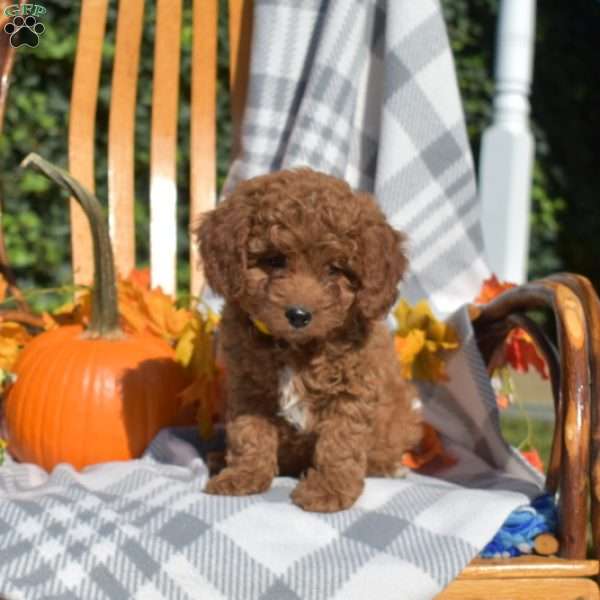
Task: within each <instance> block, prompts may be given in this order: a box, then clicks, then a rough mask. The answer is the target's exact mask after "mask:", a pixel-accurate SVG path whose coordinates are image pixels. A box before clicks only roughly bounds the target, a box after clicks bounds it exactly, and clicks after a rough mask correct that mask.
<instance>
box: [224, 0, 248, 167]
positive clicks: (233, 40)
mask: <svg viewBox="0 0 600 600" xmlns="http://www.w3.org/2000/svg"><path fill="white" fill-rule="evenodd" d="M251 42H252V0H229V88H230V90H231V120H232V126H233V143H232V149H231V153H232V159H233V158H235V157H236V156H237V155H238V153H239V151H240V139H241V132H242V117H243V116H244V106H245V104H246V93H247V90H248V80H249V77H250V45H251Z"/></svg>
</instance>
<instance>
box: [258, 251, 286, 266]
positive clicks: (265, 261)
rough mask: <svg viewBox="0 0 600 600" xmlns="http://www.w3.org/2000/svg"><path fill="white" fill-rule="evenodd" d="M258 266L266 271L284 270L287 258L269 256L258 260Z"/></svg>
mask: <svg viewBox="0 0 600 600" xmlns="http://www.w3.org/2000/svg"><path fill="white" fill-rule="evenodd" d="M258 264H259V266H261V267H263V268H267V269H285V267H286V266H287V258H286V257H285V256H284V255H283V254H269V255H267V256H262V257H261V258H259V259H258Z"/></svg>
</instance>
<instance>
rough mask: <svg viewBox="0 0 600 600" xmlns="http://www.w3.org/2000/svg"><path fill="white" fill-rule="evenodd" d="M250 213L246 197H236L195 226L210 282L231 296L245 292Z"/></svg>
mask: <svg viewBox="0 0 600 600" xmlns="http://www.w3.org/2000/svg"><path fill="white" fill-rule="evenodd" d="M250 215H251V209H250V206H248V205H247V203H246V202H244V198H235V197H232V198H228V199H226V200H224V201H223V202H222V203H221V204H220V205H219V206H217V208H215V209H214V210H211V211H210V212H207V213H205V214H204V215H202V217H200V220H199V222H198V224H197V226H196V227H195V231H194V234H195V237H196V240H197V243H198V245H199V248H200V257H201V259H202V266H203V269H204V274H205V276H206V280H207V282H208V285H209V286H210V287H211V288H212V289H213V290H214V291H215V292H217V294H220V295H221V296H223V297H224V298H227V299H228V300H235V299H237V298H239V297H240V296H241V295H242V294H243V293H244V272H245V270H246V264H247V252H246V243H247V240H248V235H249V233H250Z"/></svg>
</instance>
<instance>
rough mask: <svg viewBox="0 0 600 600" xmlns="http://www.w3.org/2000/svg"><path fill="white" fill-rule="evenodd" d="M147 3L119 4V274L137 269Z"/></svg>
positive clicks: (113, 202)
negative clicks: (137, 170)
mask: <svg viewBox="0 0 600 600" xmlns="http://www.w3.org/2000/svg"><path fill="white" fill-rule="evenodd" d="M143 19H144V0H127V2H119V11H118V15H117V36H116V46H115V61H114V65H113V74H112V86H111V105H110V116H109V122H108V223H109V228H110V234H111V239H112V242H113V249H114V252H115V264H116V267H117V272H118V273H119V274H121V275H128V274H129V272H130V271H131V269H133V267H134V266H135V221H134V199H135V187H134V144H135V138H134V132H135V109H136V95H137V81H138V67H139V58H140V45H141V41H142V26H143Z"/></svg>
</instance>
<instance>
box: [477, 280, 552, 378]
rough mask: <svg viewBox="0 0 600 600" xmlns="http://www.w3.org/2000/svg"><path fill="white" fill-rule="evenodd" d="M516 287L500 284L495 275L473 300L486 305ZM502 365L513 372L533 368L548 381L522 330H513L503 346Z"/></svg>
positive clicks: (546, 372)
mask: <svg viewBox="0 0 600 600" xmlns="http://www.w3.org/2000/svg"><path fill="white" fill-rule="evenodd" d="M514 287H516V286H515V284H514V283H508V282H500V281H498V278H497V277H496V276H495V275H492V276H491V277H490V278H489V279H486V280H485V281H484V282H483V285H482V287H481V291H480V292H479V295H478V296H477V298H476V299H475V303H477V304H486V303H487V302H490V301H492V300H493V299H494V298H496V297H497V296H499V295H500V294H502V292H504V291H506V290H508V289H511V288H514ZM503 362H504V364H509V365H510V366H511V367H512V368H513V369H514V370H515V371H519V372H520V373H527V372H528V371H529V367H530V366H531V367H533V368H534V369H535V370H536V371H537V372H538V373H539V374H540V376H541V377H542V378H544V379H548V376H549V375H548V366H547V364H546V361H545V360H544V358H543V357H542V356H541V355H540V353H539V351H538V349H537V346H536V345H535V342H534V341H533V339H532V338H531V336H530V335H529V334H528V333H527V332H526V331H525V330H524V329H513V330H512V331H511V332H510V333H509V334H508V337H507V338H506V342H505V344H504V360H503Z"/></svg>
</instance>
